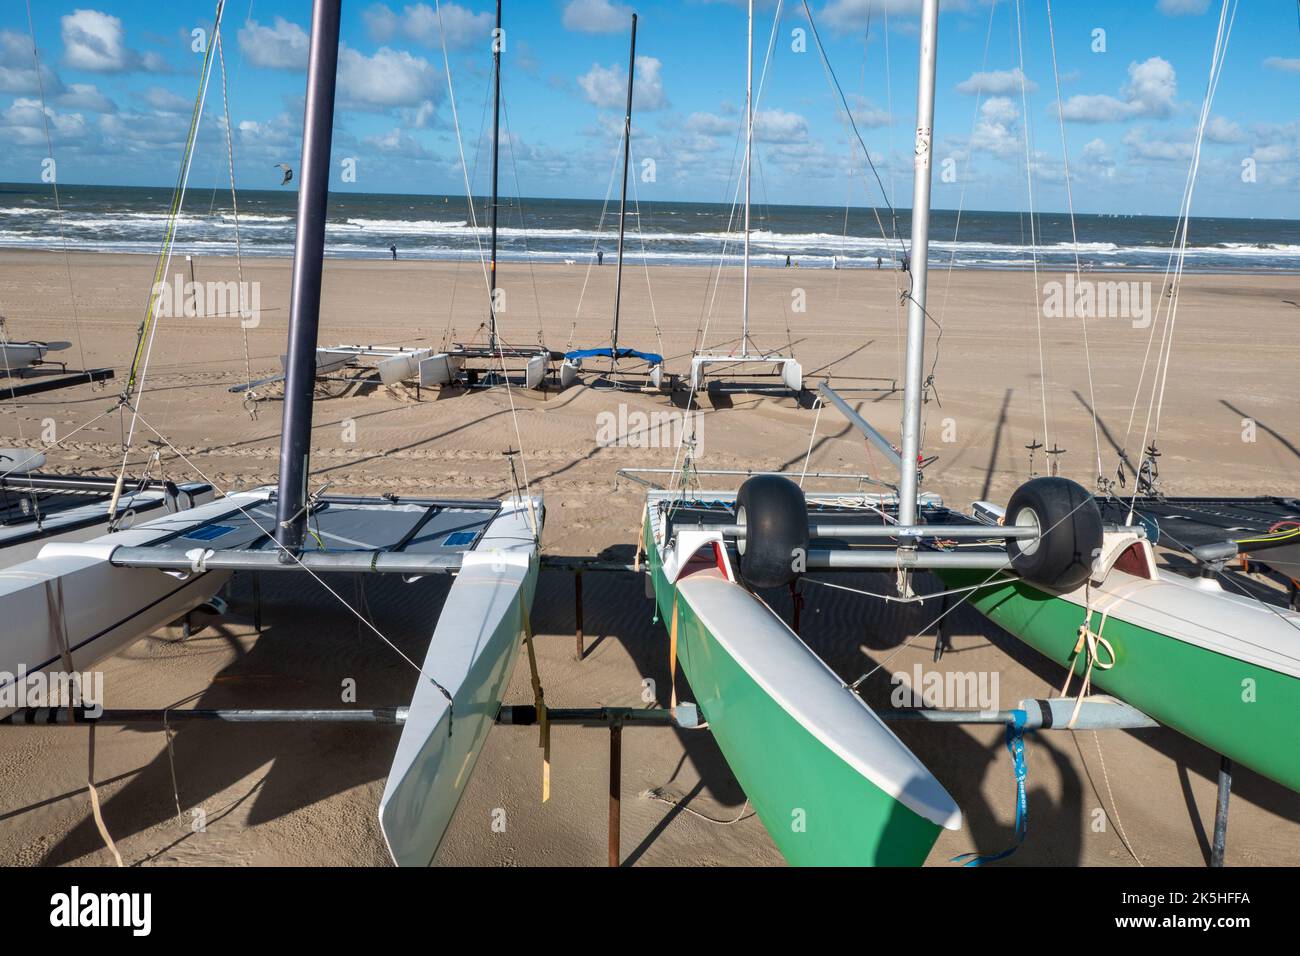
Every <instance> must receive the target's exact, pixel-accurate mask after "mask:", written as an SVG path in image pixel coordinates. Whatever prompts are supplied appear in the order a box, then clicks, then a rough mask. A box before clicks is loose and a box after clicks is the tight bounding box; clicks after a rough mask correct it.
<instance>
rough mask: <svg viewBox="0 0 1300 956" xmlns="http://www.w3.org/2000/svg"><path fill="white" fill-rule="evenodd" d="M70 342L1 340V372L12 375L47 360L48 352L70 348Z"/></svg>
mask: <svg viewBox="0 0 1300 956" xmlns="http://www.w3.org/2000/svg"><path fill="white" fill-rule="evenodd" d="M71 344H72V343H70V342H37V341H31V342H9V341H0V374H4V375H12V374H13V373H15V372H21V371H24V370H26V369H29V368H34V367H36V366H37V365H40V364H41V363H42V362H44V361H45V356H46V353H48V352H58V351H61V350H63V349H66V348H69V347H70V346H71Z"/></svg>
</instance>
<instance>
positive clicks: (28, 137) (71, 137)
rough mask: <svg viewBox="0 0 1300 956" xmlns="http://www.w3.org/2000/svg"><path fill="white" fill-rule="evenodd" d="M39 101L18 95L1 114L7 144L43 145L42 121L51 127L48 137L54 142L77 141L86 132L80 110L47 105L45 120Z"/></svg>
mask: <svg viewBox="0 0 1300 956" xmlns="http://www.w3.org/2000/svg"><path fill="white" fill-rule="evenodd" d="M41 113H42V110H41V103H40V101H39V100H33V99H27V98H23V97H20V98H18V99H16V100H14V101H13V103H12V104H10V106H9V108H8V109H7V110H5V111H4V112H3V113H0V129H2V130H4V137H3V138H4V140H5V142H6V143H9V144H12V145H16V146H42V147H43V146H44V145H45V122H46V121H47V120H48V122H49V126H50V138H51V139H53V140H54V142H56V143H68V142H74V141H76V140H80V139H82V138H84V137H85V135H86V120H85V117H83V116H82V115H81V114H80V113H61V112H58V111H56V110H54V109H53V108H50V107H46V108H45V110H44V115H45V119H44V120H43V119H42V117H41Z"/></svg>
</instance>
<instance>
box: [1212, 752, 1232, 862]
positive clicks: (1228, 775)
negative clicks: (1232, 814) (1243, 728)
mask: <svg viewBox="0 0 1300 956" xmlns="http://www.w3.org/2000/svg"><path fill="white" fill-rule="evenodd" d="M1231 796H1232V761H1231V760H1229V759H1228V758H1227V757H1220V758H1219V799H1218V800H1217V801H1216V803H1215V805H1214V844H1213V846H1212V847H1211V849H1210V866H1212V867H1216V868H1217V867H1221V866H1223V854H1224V851H1225V850H1226V849H1227V847H1228V798H1229V797H1231Z"/></svg>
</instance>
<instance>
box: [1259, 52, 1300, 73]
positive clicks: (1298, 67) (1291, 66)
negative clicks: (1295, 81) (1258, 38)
mask: <svg viewBox="0 0 1300 956" xmlns="http://www.w3.org/2000/svg"><path fill="white" fill-rule="evenodd" d="M1264 66H1266V67H1268V68H1269V69H1270V70H1281V71H1282V72H1284V73H1300V57H1294V56H1292V57H1285V56H1270V57H1269V58H1268V59H1266V60H1265V61H1264Z"/></svg>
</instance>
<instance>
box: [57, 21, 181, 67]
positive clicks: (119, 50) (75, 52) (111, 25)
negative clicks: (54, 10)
mask: <svg viewBox="0 0 1300 956" xmlns="http://www.w3.org/2000/svg"><path fill="white" fill-rule="evenodd" d="M60 24H61V26H62V36H63V62H64V63H65V64H67V65H68V66H70V67H72V68H73V69H77V70H89V71H91V72H93V73H125V72H127V71H130V70H140V69H144V70H163V69H166V63H165V62H164V61H163V59H162V58H161V57H160V56H158V55H157V54H150V55H148V56H143V57H142V56H141V55H140V54H138V53H136V52H135V51H134V50H132V49H131V48H130V47H128V46H127V45H126V34H125V33H124V31H123V30H122V21H121V20H120V19H119V18H117V17H115V16H111V15H110V14H107V13H101V12H100V11H98V10H73V11H72V12H71V13H68V14H65V15H64V16H63V17H62V18H61V20H60Z"/></svg>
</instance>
